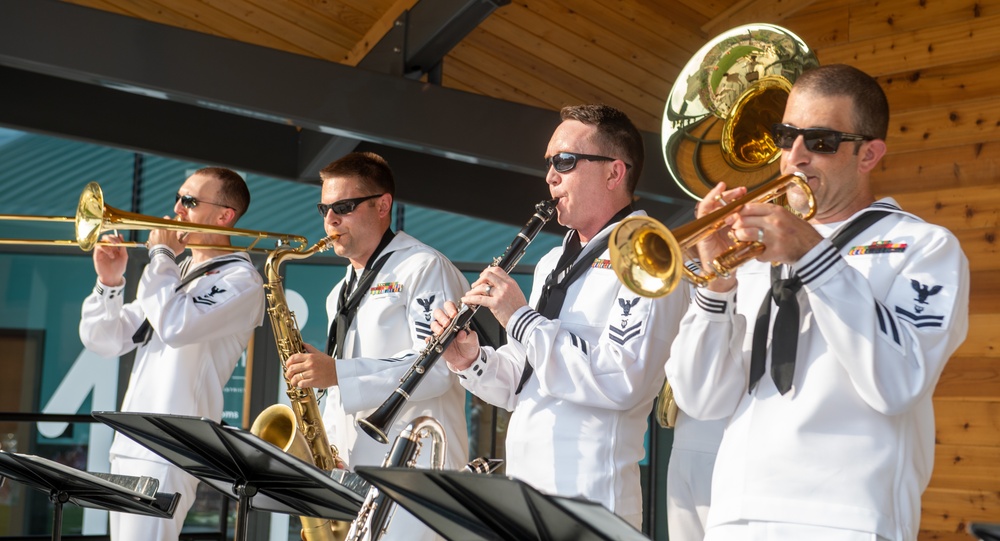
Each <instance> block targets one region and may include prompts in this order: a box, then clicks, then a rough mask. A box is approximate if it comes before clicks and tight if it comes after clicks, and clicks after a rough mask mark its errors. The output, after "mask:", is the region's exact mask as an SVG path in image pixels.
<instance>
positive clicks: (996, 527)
mask: <svg viewBox="0 0 1000 541" xmlns="http://www.w3.org/2000/svg"><path fill="white" fill-rule="evenodd" d="M969 533H971V534H972V535H974V536H976V539H980V540H981V541H1000V524H989V523H986V522H973V523H972V524H969Z"/></svg>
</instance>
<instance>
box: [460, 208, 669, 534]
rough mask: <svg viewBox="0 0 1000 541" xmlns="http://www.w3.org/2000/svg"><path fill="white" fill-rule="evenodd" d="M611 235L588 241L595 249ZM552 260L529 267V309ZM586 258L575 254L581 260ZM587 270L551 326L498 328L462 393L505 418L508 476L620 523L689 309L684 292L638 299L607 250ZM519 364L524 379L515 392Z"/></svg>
mask: <svg viewBox="0 0 1000 541" xmlns="http://www.w3.org/2000/svg"><path fill="white" fill-rule="evenodd" d="M632 215H633V216H635V215H645V212H643V211H638V212H633V213H632ZM614 225H615V224H612V225H611V226H608V227H607V228H605V229H604V230H603V231H601V232H600V233H599V234H598V235H597V236H596V237H595V238H593V239H591V241H590V242H592V243H593V242H597V243H603V244H605V245H606V244H607V242H608V241H607V238H608V234H610V232H611V230H612V228H613V227H614ZM567 238H569V237H568V235H567ZM564 244H565V240H564ZM562 251H563V248H555V249H553V250H552V251H551V252H549V253H548V254H546V255H545V256H544V257H543V258H542V259H541V260H540V261H539V262H538V265H537V266H536V268H535V275H534V285H533V288H532V292H531V296H530V301H529V302H530V304H531V305H532V306H535V305H536V303H537V300H538V297H539V296H540V294H541V289H542V286H543V284H544V282H545V278H546V277H547V276H548V274H549V273H550V272H551V271H552V269H553V268H554V267H555V266H556V263H557V262H558V260H559V256H560V255H561V254H562ZM586 252H587V247H586V246H584V247H583V249H582V250H581V254H583V253H586ZM584 264H587V263H584ZM589 264H590V268H589V269H588V270H587V271H585V272H584V274H583V275H581V276H580V277H579V278H578V279H577V280H576V281H575V282H573V284H572V285H570V287H569V289H568V290H567V291H566V300H565V303H564V304H563V306H562V311H561V312H560V313H559V318H558V319H552V320H550V319H546V318H545V317H543V316H542V315H541V314H539V313H538V312H536V311H535V310H533V309H531V308H529V307H522V308H521V309H520V310H518V311H517V312H515V314H514V315H513V317H511V319H510V321H509V322H508V325H507V336H508V341H509V342H508V344H507V345H505V346H502V347H500V348H499V349H498V350H493V349H491V348H483V355H482V356H481V357H480V360H479V361H476V362H474V363H473V364H472V366H470V367H469V368H468V369H466V370H464V371H463V372H462V373H461V375H462V376H463V377H464V378H465V379H463V380H462V384H463V385H464V386H465V387H466V388H467V389H469V390H470V391H472V392H473V393H475V394H476V395H477V396H479V397H480V398H482V399H483V400H485V401H486V402H488V403H490V404H493V405H496V406H499V407H502V408H504V409H507V410H510V411H513V412H514V413H513V414H512V415H511V418H510V425H509V426H508V428H507V440H506V445H507V463H506V467H507V470H506V471H507V474H508V475H510V476H512V477H516V478H519V479H521V480H523V481H525V482H527V483H528V484H530V485H532V486H534V487H535V488H538V489H539V490H542V491H544V492H548V493H550V494H558V495H562V496H582V497H584V498H587V499H590V500H593V501H597V502H599V503H601V504H603V505H604V506H605V507H607V508H608V509H610V510H611V511H613V512H615V513H617V514H619V515H622V516H626V517H628V516H639V517H641V514H642V492H641V488H640V484H639V483H640V482H639V461H640V460H641V459H642V458H643V456H644V455H645V450H644V447H643V435H644V434H645V432H646V427H647V418H648V415H649V412H650V409H651V407H652V403H653V399H654V398H655V397H656V395H657V393H658V392H659V390H660V387H661V386H662V384H663V377H664V373H663V365H664V363H665V362H666V361H667V356H668V353H669V351H670V342H671V340H672V339H673V336H674V334H675V333H676V331H677V326H678V324H679V323H680V319H681V316H682V315H683V313H684V309H685V308H686V306H687V304H688V294H687V288H685V287H681V288H678V289H677V290H676V291H675V292H674V293H672V294H671V295H668V296H666V297H661V298H659V299H649V298H644V297H640V296H638V295H636V294H635V293H632V292H631V291H629V290H628V289H627V288H625V286H623V285H622V284H621V282H619V280H618V277H617V276H616V275H615V272H614V270H612V268H611V261H610V256H609V253H608V251H607V250H605V251H604V253H603V254H601V255H600V256H599V257H598V258H597V259H596V260H594V261H593V262H590V263H589ZM526 359H527V362H529V363H531V365H532V367H533V368H534V374H533V375H532V376H531V378H530V379H529V380H528V381H527V383H526V384H525V386H524V389H523V390H522V391H521V393H520V394H514V391H515V389H516V388H517V385H518V382H519V381H520V378H521V372H522V371H523V368H524V363H525V360H526ZM636 526H638V525H636Z"/></svg>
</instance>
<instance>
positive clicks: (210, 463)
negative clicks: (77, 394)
mask: <svg viewBox="0 0 1000 541" xmlns="http://www.w3.org/2000/svg"><path fill="white" fill-rule="evenodd" d="M93 415H94V418H96V419H97V420H99V421H101V422H102V423H104V424H106V425H108V426H110V427H112V428H114V429H115V430H117V431H118V432H121V433H122V434H125V435H126V436H128V437H129V438H132V439H133V440H135V441H136V442H138V443H139V444H141V445H143V446H144V447H146V448H148V449H149V450H150V451H153V452H154V453H156V454H158V455H160V456H162V457H163V458H165V459H167V460H168V461H170V462H171V463H173V464H175V465H177V466H178V467H180V468H182V469H183V470H185V471H187V472H188V473H190V474H191V475H193V476H195V477H197V478H198V479H200V480H201V481H203V482H204V483H206V484H208V485H209V486H211V487H213V488H215V489H217V490H218V491H220V492H222V493H223V494H225V495H227V496H229V497H231V498H235V499H236V500H237V501H238V503H237V507H236V535H235V540H236V541H242V540H243V539H245V538H246V529H247V519H248V517H249V511H250V509H251V508H253V509H257V510H261V511H270V512H274V513H284V514H289V515H302V516H307V517H318V518H326V519H331V520H341V521H352V520H354V517H356V516H357V514H358V512H359V511H360V510H361V504H362V503H364V498H365V495H366V494H367V492H368V486H367V483H365V482H364V481H362V480H361V479H360V478H358V477H357V476H355V475H354V474H352V473H350V472H345V471H343V470H334V471H333V472H326V471H323V470H321V469H319V468H317V467H316V466H314V465H312V464H309V463H308V462H305V461H303V460H300V459H299V458H296V457H294V456H292V455H289V454H287V453H284V452H282V450H281V449H279V448H278V447H277V446H275V445H273V444H271V443H269V442H266V441H264V440H262V439H260V438H258V437H257V436H254V435H253V434H251V433H250V432H247V431H246V430H243V429H240V428H236V427H232V426H228V425H222V424H219V423H217V422H215V421H213V420H211V419H205V418H201V417H187V416H181V415H163V414H152V413H124V412H95V413H94V414H93Z"/></svg>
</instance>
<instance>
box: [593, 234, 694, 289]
mask: <svg viewBox="0 0 1000 541" xmlns="http://www.w3.org/2000/svg"><path fill="white" fill-rule="evenodd" d="M608 249H609V251H610V255H611V266H612V268H613V269H614V271H615V274H617V275H618V277H619V278H620V279H621V280H622V283H624V284H625V286H626V287H628V288H629V289H630V290H632V291H634V292H636V293H638V294H640V295H642V296H644V297H662V296H664V295H667V294H669V293H670V292H671V291H673V290H674V289H675V288H676V287H677V284H678V283H680V280H681V276H682V273H681V272H680V271H679V267H680V265H681V264H682V262H683V261H684V257H683V252H682V250H681V246H680V244H679V243H678V242H677V239H676V238H674V235H673V234H672V233H671V232H670V230H669V229H667V228H666V227H665V226H664V225H663V224H662V223H660V222H658V221H656V220H654V219H652V218H650V217H648V216H631V217H628V218H625V219H624V220H622V221H621V222H620V223H619V224H618V225H617V226H615V228H614V230H612V231H611V237H610V238H609V239H608Z"/></svg>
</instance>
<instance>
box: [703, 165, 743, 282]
mask: <svg viewBox="0 0 1000 541" xmlns="http://www.w3.org/2000/svg"><path fill="white" fill-rule="evenodd" d="M746 192H747V189H746V188H745V187H743V186H738V187H736V188H733V189H732V190H727V189H726V184H725V183H724V182H720V183H718V184H716V185H715V187H714V188H712V190H711V191H709V192H708V193H707V194H705V197H704V198H702V200H701V202H699V203H698V204H697V206H695V217H696V218H703V217H705V216H707V215H709V214H711V213H713V212H715V211H717V210H719V209H721V208H724V207H726V206H727V205H729V204H731V203H732V202H733V201H736V200H737V199H739V198H740V197H743V196H744V195H746ZM731 233H732V231H731V230H730V229H729V228H727V227H723V228H721V229H719V230H718V231H717V232H715V233H714V234H712V235H709V236H708V237H706V238H705V239H704V240H702V241H701V242H699V243H698V257H699V258H700V259H701V266H702V268H704V269H706V272H708V273H714V272H715V271H714V270H713V269H712V264H711V262H712V261H713V260H715V258H717V257H718V256H719V255H721V254H722V252H724V251H726V250H727V249H728V248H729V247H730V246H732V245H733V240H732V238H731V237H730V236H729V235H730V234H731ZM734 287H736V279H735V278H721V277H719V278H716V279H715V280H712V281H711V282H709V284H708V289H710V290H712V291H718V292H725V291H730V290H731V289H733V288H734Z"/></svg>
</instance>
